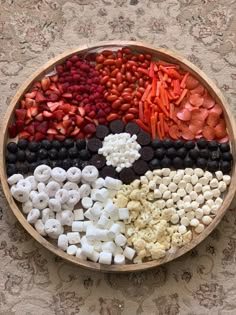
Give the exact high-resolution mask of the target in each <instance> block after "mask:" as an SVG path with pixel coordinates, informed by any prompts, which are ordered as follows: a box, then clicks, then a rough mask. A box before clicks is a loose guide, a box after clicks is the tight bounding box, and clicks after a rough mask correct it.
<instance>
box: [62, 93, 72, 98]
mask: <svg viewBox="0 0 236 315" xmlns="http://www.w3.org/2000/svg"><path fill="white" fill-rule="evenodd" d="M62 96H63V97H65V98H72V97H73V96H72V93H64V94H62Z"/></svg>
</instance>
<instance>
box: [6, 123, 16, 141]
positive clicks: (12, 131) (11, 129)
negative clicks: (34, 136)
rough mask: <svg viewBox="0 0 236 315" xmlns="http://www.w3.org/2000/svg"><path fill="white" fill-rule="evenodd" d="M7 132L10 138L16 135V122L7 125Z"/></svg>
mask: <svg viewBox="0 0 236 315" xmlns="http://www.w3.org/2000/svg"><path fill="white" fill-rule="evenodd" d="M8 133H9V137H10V138H15V137H16V136H17V129H16V124H15V123H14V124H12V125H10V126H8Z"/></svg>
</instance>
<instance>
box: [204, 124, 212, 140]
mask: <svg viewBox="0 0 236 315" xmlns="http://www.w3.org/2000/svg"><path fill="white" fill-rule="evenodd" d="M202 135H203V137H204V138H206V140H208V141H211V140H213V139H215V129H214V128H213V127H210V126H204V127H203V130H202Z"/></svg>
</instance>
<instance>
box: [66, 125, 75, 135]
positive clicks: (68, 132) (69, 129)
mask: <svg viewBox="0 0 236 315" xmlns="http://www.w3.org/2000/svg"><path fill="white" fill-rule="evenodd" d="M73 130H74V127H73V126H70V127H69V128H67V129H66V135H67V136H70V134H71V132H72V131H73Z"/></svg>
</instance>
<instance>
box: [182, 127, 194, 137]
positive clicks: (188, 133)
mask: <svg viewBox="0 0 236 315" xmlns="http://www.w3.org/2000/svg"><path fill="white" fill-rule="evenodd" d="M181 130H182V137H183V138H184V139H185V140H193V139H194V133H193V132H192V131H191V130H190V129H189V127H188V126H186V127H185V128H184V127H181Z"/></svg>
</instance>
